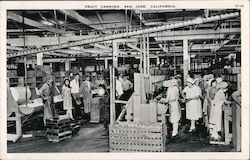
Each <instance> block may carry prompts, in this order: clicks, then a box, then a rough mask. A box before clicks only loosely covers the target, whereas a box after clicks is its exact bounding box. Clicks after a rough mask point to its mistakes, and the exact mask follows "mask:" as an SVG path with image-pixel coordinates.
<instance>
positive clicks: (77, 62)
mask: <svg viewBox="0 0 250 160" xmlns="http://www.w3.org/2000/svg"><path fill="white" fill-rule="evenodd" d="M6 32H7V44H6V45H7V84H8V85H7V152H8V153H60V152H76V153H83V152H239V151H241V16H240V10H237V9H217V10H216V9H164V10H123V9H117V10H8V11H7V30H6ZM213 82H216V84H217V86H216V87H214V88H213V89H211V94H213V95H214V99H210V90H209V89H210V88H212V83H213ZM190 86H195V87H196V88H197V89H198V90H195V91H199V94H198V97H197V96H196V97H192V95H193V94H196V93H195V91H194V92H192V91H191V89H190V90H189V87H190ZM195 87H193V88H195ZM173 88H174V89H173ZM184 88H185V89H184ZM191 88H192V87H191ZM175 89H177V92H175V91H176V90H175ZM215 90H216V92H214V91H215ZM171 91H173V92H171ZM220 91H221V92H220ZM218 93H220V95H219V94H218ZM189 94H190V95H189ZM175 95H177V97H176V98H175V99H172V100H171V97H173V96H175ZM188 95H189V98H188ZM219 96H224V99H223V101H222V100H221V101H222V103H221V105H219V104H217V102H218V101H219V100H218V101H216V97H219ZM190 97H191V98H190ZM217 99H219V98H217ZM196 102H197V103H196ZM191 103H192V104H191ZM218 103H220V102H218ZM190 104H191V107H193V106H195V107H196V108H197V109H194V108H195V107H193V108H191V109H190V107H189V106H190ZM192 105H193V106H192ZM217 105H218V106H219V107H218V106H217ZM214 106H217V108H219V109H216V107H214ZM214 108H215V109H214ZM215 112H216V113H215ZM196 113H197V115H198V118H192V117H195V116H196ZM190 114H191V116H190ZM213 118H214V119H215V120H214V121H213V120H212V119H213ZM218 121H219V122H218ZM213 122H214V123H213ZM220 125H221V126H220ZM218 126H220V127H218ZM218 128H220V130H219V129H218Z"/></svg>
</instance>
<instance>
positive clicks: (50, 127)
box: [46, 118, 72, 142]
mask: <svg viewBox="0 0 250 160" xmlns="http://www.w3.org/2000/svg"><path fill="white" fill-rule="evenodd" d="M46 127H47V138H48V140H49V141H51V142H59V141H62V140H64V139H67V138H71V137H72V126H71V123H70V119H68V118H63V119H61V118H59V119H55V118H54V119H47V120H46Z"/></svg>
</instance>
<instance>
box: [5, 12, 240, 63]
mask: <svg viewBox="0 0 250 160" xmlns="http://www.w3.org/2000/svg"><path fill="white" fill-rule="evenodd" d="M239 16H240V13H239V12H234V13H229V14H221V15H217V16H211V17H207V18H200V17H198V18H195V19H193V20H188V21H183V22H177V23H172V24H168V25H164V26H158V27H152V28H147V29H142V30H137V31H132V32H126V33H119V34H113V35H108V36H102V37H97V38H90V39H85V40H80V41H75V42H70V43H62V44H59V45H54V46H50V47H43V48H38V49H31V50H26V51H22V52H17V53H10V54H8V55H7V58H12V57H18V56H24V55H29V54H34V53H40V52H48V51H53V50H58V49H63V48H68V47H74V46H79V45H85V44H91V43H97V42H103V41H108V40H114V39H120V38H125V37H132V36H137V35H142V34H148V33H154V32H160V31H164V30H169V29H174V28H180V27H186V26H191V25H196V24H202V23H209V22H214V21H219V20H225V19H230V18H235V17H239Z"/></svg>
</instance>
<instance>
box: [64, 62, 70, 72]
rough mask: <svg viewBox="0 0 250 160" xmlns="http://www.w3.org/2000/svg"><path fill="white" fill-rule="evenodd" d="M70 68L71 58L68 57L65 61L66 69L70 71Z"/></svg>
mask: <svg viewBox="0 0 250 160" xmlns="http://www.w3.org/2000/svg"><path fill="white" fill-rule="evenodd" d="M69 70H70V60H69V59H66V61H65V71H69Z"/></svg>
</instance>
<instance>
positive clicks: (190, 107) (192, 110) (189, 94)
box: [182, 78, 202, 132]
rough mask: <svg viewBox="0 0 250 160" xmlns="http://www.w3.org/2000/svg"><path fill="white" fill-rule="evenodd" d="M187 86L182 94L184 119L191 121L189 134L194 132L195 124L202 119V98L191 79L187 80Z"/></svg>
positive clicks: (198, 88) (199, 90)
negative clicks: (184, 103)
mask: <svg viewBox="0 0 250 160" xmlns="http://www.w3.org/2000/svg"><path fill="white" fill-rule="evenodd" d="M186 82H187V86H186V87H185V88H184V89H183V91H182V93H183V95H184V98H185V101H186V118H187V119H188V120H190V121H191V126H190V129H189V132H193V131H195V129H196V127H195V122H196V121H197V120H199V119H200V118H202V106H201V103H200V98H202V94H201V89H200V87H198V86H196V85H194V83H195V82H194V80H193V79H192V78H187V80H186Z"/></svg>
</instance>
